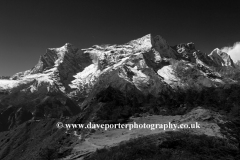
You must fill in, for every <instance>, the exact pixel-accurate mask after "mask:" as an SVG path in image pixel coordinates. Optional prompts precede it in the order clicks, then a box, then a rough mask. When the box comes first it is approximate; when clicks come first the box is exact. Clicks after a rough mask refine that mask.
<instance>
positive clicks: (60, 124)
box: [56, 122, 64, 129]
mask: <svg viewBox="0 0 240 160" xmlns="http://www.w3.org/2000/svg"><path fill="white" fill-rule="evenodd" d="M56 127H57V128H58V129H61V128H64V124H63V123H62V122H58V123H57V124H56Z"/></svg>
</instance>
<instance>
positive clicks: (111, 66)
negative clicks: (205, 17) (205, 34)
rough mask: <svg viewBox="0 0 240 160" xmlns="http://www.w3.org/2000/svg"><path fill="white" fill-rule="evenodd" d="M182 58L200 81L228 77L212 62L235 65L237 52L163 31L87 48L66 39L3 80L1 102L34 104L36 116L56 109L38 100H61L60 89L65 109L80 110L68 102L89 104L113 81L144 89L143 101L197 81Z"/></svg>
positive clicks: (128, 89) (125, 89) (131, 90)
mask: <svg viewBox="0 0 240 160" xmlns="http://www.w3.org/2000/svg"><path fill="white" fill-rule="evenodd" d="M179 64H181V65H182V66H181V67H182V69H183V70H188V71H191V72H194V76H195V77H194V86H197V87H201V86H204V87H210V86H216V85H219V84H225V83H226V81H223V77H222V76H221V75H220V74H219V73H216V72H214V71H213V70H212V69H211V67H212V66H214V67H223V66H230V67H234V64H233V62H232V60H231V57H230V56H229V55H227V54H226V53H224V52H221V51H220V50H219V49H215V50H213V51H212V52H211V53H210V54H206V53H202V52H201V51H199V50H196V48H195V45H194V43H192V42H191V43H187V44H179V45H176V46H169V45H168V43H167V41H166V40H165V39H164V38H162V37H161V36H155V37H152V36H151V35H150V34H148V35H146V36H144V37H142V38H138V39H136V40H132V41H130V42H128V43H126V44H122V45H94V46H92V47H90V48H87V49H82V50H79V49H78V48H76V47H74V46H73V45H72V44H69V43H66V44H65V45H64V46H62V47H60V48H49V49H47V50H46V53H45V54H44V55H43V56H40V58H39V61H38V63H37V64H36V65H35V66H34V67H33V68H32V69H30V70H27V71H24V72H20V73H16V74H15V75H13V76H12V77H11V78H10V80H0V89H1V95H0V103H1V105H3V106H5V109H6V108H7V107H8V106H9V105H12V106H21V105H24V104H26V103H27V104H28V105H30V104H31V107H27V108H28V109H27V110H28V111H29V112H31V113H32V116H33V117H35V115H39V114H40V113H41V114H40V115H41V116H43V117H44V116H47V115H51V114H52V115H53V112H49V111H48V110H49V109H48V107H47V108H45V109H42V110H41V111H40V110H39V109H37V108H39V107H38V105H37V103H38V102H39V101H41V100H42V99H44V98H46V97H48V98H47V99H50V100H52V101H55V100H56V99H54V98H53V97H56V96H55V95H58V97H61V98H58V100H59V101H60V104H61V105H62V106H63V108H64V110H65V109H67V108H68V109H67V110H68V111H69V114H70V113H71V114H74V113H72V111H70V110H71V109H70V110H69V107H66V106H65V104H66V102H67V101H68V102H69V100H70V99H71V101H76V100H77V102H78V103H80V104H82V105H84V104H86V103H88V102H89V101H91V100H92V99H94V97H96V95H97V94H98V93H100V92H102V91H104V90H106V89H107V88H109V87H112V88H114V89H117V90H119V91H121V92H122V93H124V94H125V95H131V94H133V95H134V96H136V95H138V96H137V97H136V99H137V100H138V102H139V103H140V102H141V101H142V98H143V97H147V96H149V95H151V96H154V97H159V95H160V94H161V93H163V92H169V90H172V91H173V90H176V89H178V88H179V87H180V88H185V87H187V86H189V85H192V83H193V82H191V83H190V82H189V81H186V80H183V79H186V77H184V76H182V75H179V74H177V73H176V71H177V70H179ZM184 72H185V71H184ZM191 74H192V73H191ZM191 74H190V75H191ZM229 82H234V81H229ZM51 97H52V98H51ZM58 100H57V101H58ZM43 103H44V102H43ZM47 103H48V102H47ZM71 103H73V102H71ZM74 103H75V102H74ZM72 106H74V105H72ZM17 108H19V107H17ZM20 108H21V107H20ZM73 108H78V107H77V106H74V107H73ZM73 110H75V109H73ZM77 110H78V109H77ZM36 112H40V113H39V114H35V113H36ZM59 115H61V114H59ZM62 115H64V114H63V113H62ZM41 116H40V117H41ZM38 117H39V116H38ZM35 118H36V117H35Z"/></svg>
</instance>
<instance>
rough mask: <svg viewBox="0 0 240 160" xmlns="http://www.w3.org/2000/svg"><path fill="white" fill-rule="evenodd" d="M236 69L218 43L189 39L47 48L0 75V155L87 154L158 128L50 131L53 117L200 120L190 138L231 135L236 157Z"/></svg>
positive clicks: (50, 156) (120, 120) (158, 38)
mask: <svg viewBox="0 0 240 160" xmlns="http://www.w3.org/2000/svg"><path fill="white" fill-rule="evenodd" d="M239 72H240V70H239V66H238V65H237V64H235V63H234V62H233V60H232V59H231V57H230V55H228V54H227V53H225V52H223V51H221V50H220V49H218V48H216V49H214V50H213V51H212V52H211V53H204V52H201V51H200V50H198V49H197V48H196V46H195V44H194V43H193V42H190V43H186V44H183V43H181V44H178V45H175V46H170V45H169V44H168V43H167V41H166V40H165V39H164V38H163V37H161V36H159V35H157V36H152V35H151V34H148V35H146V36H143V37H141V38H138V39H135V40H132V41H129V42H128V43H125V44H122V45H116V44H114V45H111V44H102V45H93V46H92V47H90V48H86V49H78V48H77V47H75V46H74V45H72V44H70V43H66V44H65V45H64V46H62V47H60V48H48V49H47V50H46V53H45V54H43V55H41V56H40V58H39V61H38V62H37V64H36V65H35V66H34V67H33V68H31V69H29V70H27V71H23V72H19V73H16V74H14V75H12V76H11V77H10V78H9V77H2V78H0V134H1V137H3V138H0V139H1V142H0V159H3V160H8V159H9V160H10V159H18V160H21V159H22V160H24V159H43V160H44V159H82V158H91V156H90V155H93V156H94V155H96V154H97V152H95V151H96V150H99V149H102V148H104V146H105V147H106V146H107V147H110V148H111V147H113V146H116V145H119V144H120V142H125V141H127V142H128V141H130V139H131V138H134V139H136V138H138V137H140V136H149V135H152V134H153V133H154V134H155V133H156V134H159V133H160V132H159V131H156V132H150V131H136V130H134V131H132V132H130V131H127V130H125V132H124V133H122V131H120V130H119V129H115V130H114V131H109V132H108V131H104V132H103V131H98V130H84V129H82V130H81V129H78V130H77V131H76V130H75V131H71V130H68V131H65V130H63V129H62V130H58V129H57V128H56V126H55V124H56V123H57V122H58V121H62V122H65V123H83V124H86V123H88V122H94V123H100V124H101V123H107V124H115V123H131V122H132V121H134V122H139V123H140V122H149V123H150V122H151V123H160V122H168V121H172V122H178V123H180V122H181V123H183V122H185V123H190V122H193V121H194V122H195V121H199V123H201V125H202V126H203V128H202V129H201V130H199V131H197V132H196V131H195V132H196V133H195V132H194V131H193V132H194V133H192V134H193V135H195V134H196V135H198V134H202V135H207V136H213V137H218V138H222V139H224V137H225V139H229V141H230V140H232V139H233V142H232V141H231V143H232V144H233V145H235V146H236V147H235V148H234V147H233V149H232V150H231V153H229V154H228V156H229V157H230V156H232V157H234V156H235V157H236V156H237V152H239V148H237V146H238V145H239V141H238V137H236V136H235V134H236V133H237V132H234V133H232V132H231V131H233V127H232V126H234V127H235V128H236V126H238V125H239V123H237V124H236V123H235V121H236V119H237V120H238V118H237V117H238V115H239V110H240V107H239V100H238V96H239V95H238V92H237V91H239V88H240V87H239V79H238V77H239V75H240V74H239ZM236 114H237V115H236ZM229 117H231V118H232V119H230V118H229ZM140 119H141V120H140ZM227 119H228V120H227ZM229 119H230V120H229ZM233 121H234V122H233ZM226 124H227V125H226ZM76 132H78V134H77V135H80V134H81V135H82V137H85V138H82V139H80V140H79V137H78V136H76ZM74 134H75V135H74ZM134 135H136V136H134ZM226 137H230V138H226ZM98 138H99V140H98V141H97V140H96V139H98ZM158 145H159V144H158ZM161 145H162V143H161ZM111 149H112V148H111ZM20 153H21V155H20ZM235 153H236V154H235ZM16 156H17V157H18V158H16ZM230 158H231V157H230Z"/></svg>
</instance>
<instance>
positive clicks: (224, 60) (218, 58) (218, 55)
mask: <svg viewBox="0 0 240 160" xmlns="http://www.w3.org/2000/svg"><path fill="white" fill-rule="evenodd" d="M209 57H211V58H212V59H213V60H214V61H215V62H216V63H217V64H219V66H230V67H235V66H234V63H233V60H232V59H231V57H230V56H229V55H228V54H227V53H225V52H222V51H221V50H220V49H218V48H216V49H214V50H213V51H212V52H211V53H210V54H209Z"/></svg>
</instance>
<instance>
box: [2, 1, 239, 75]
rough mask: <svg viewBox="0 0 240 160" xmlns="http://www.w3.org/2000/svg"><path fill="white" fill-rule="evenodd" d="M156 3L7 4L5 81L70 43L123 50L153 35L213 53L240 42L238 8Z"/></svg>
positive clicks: (205, 3) (217, 4) (4, 15)
mask: <svg viewBox="0 0 240 160" xmlns="http://www.w3.org/2000/svg"><path fill="white" fill-rule="evenodd" d="M156 2H157V3H154V1H150V0H148V1H143V2H142V1H133V2H130V0H128V1H123V0H120V1H114V0H112V1H103V0H98V1H97V0H96V1H90V0H85V1H84V0H76V1H75V0H29V1H26V0H19V1H18V0H1V1H0V75H12V74H14V73H16V72H19V71H24V70H27V69H30V68H32V67H33V66H34V65H35V64H36V63H37V61H38V59H39V56H40V55H43V54H44V53H45V51H46V49H47V48H55V47H61V46H63V45H64V44H65V43H67V42H69V43H72V44H74V45H75V46H77V47H78V48H86V47H91V46H92V45H95V44H104V43H107V44H115V43H116V44H122V43H126V42H128V41H130V40H133V39H136V38H140V37H142V36H144V35H146V34H149V33H151V34H152V35H158V34H159V35H161V36H163V37H164V38H165V39H166V40H167V41H168V43H169V44H170V45H175V44H178V43H187V42H194V43H195V45H196V47H197V49H200V50H201V51H203V52H207V53H208V52H211V50H213V49H214V48H217V47H218V48H222V47H224V46H229V45H233V43H234V42H237V41H240V9H239V6H240V5H239V4H237V3H234V2H231V3H230V2H228V1H225V2H224V3H223V2H221V1H219V2H218V1H210V0H208V1H204V0H191V1H184V0H178V1H172V0H165V1H161V0H158V1H156ZM176 2H177V3H176ZM210 2H212V3H210ZM236 2H237V1H236Z"/></svg>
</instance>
